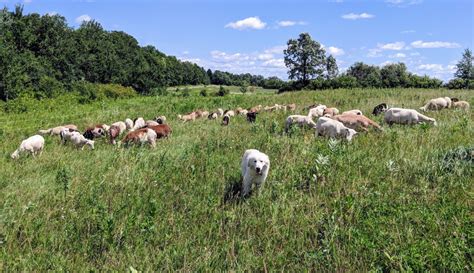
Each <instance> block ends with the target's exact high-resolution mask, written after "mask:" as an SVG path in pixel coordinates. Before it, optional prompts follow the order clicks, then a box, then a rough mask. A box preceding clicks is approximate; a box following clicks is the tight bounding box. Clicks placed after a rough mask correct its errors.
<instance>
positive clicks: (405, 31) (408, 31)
mask: <svg viewBox="0 0 474 273" xmlns="http://www.w3.org/2000/svg"><path fill="white" fill-rule="evenodd" d="M415 32H416V31H414V30H413V29H408V30H404V31H402V32H400V33H402V34H408V33H415Z"/></svg>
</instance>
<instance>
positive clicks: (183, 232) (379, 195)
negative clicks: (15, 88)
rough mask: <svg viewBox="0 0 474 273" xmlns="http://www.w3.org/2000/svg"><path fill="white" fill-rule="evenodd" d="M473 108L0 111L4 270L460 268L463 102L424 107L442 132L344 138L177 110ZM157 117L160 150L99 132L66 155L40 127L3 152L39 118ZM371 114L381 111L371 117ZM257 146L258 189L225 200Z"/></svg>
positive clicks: (329, 97)
mask: <svg viewBox="0 0 474 273" xmlns="http://www.w3.org/2000/svg"><path fill="white" fill-rule="evenodd" d="M441 95H442V96H455V97H459V98H461V99H464V100H467V101H469V102H470V103H471V105H472V104H474V96H473V95H472V93H470V92H469V91H456V92H454V91H447V90H434V91H430V90H402V89H392V90H335V91H331V90H328V91H323V92H298V93H288V94H282V95H274V94H271V93H255V94H251V95H229V96H227V97H224V98H221V97H200V96H198V95H196V96H190V97H187V98H180V97H174V96H169V97H137V98H132V99H129V100H116V101H103V102H97V103H92V104H87V105H76V104H72V103H68V102H67V101H49V102H45V103H40V104H39V105H38V106H37V107H36V109H35V110H32V111H30V112H28V113H23V114H1V115H0V139H1V143H2V144H1V145H0V153H1V155H2V156H1V158H0V200H1V203H0V204H1V211H0V215H1V223H0V270H1V271H44V270H54V271H60V270H64V271H86V270H92V269H102V270H114V271H117V270H118V271H124V270H128V269H129V268H130V267H133V268H135V269H137V270H141V271H163V270H183V271H204V270H206V271H209V270H216V271H224V270H226V271H227V270H235V271H243V270H249V271H264V270H272V271H275V270H278V271H280V270H286V271H304V270H308V269H311V270H318V271H319V270H330V271H336V270H350V271H365V270H369V269H372V270H380V271H388V270H413V271H421V270H433V271H435V270H436V271H438V270H439V271H445V270H446V271H448V270H449V271H470V270H472V190H473V168H472V162H471V163H470V162H468V163H466V164H458V165H455V167H453V168H452V169H450V170H449V171H446V170H445V169H443V168H442V164H443V162H442V158H443V155H444V154H445V153H446V152H448V151H449V150H451V149H454V148H456V147H459V146H464V147H469V146H470V147H472V146H474V142H473V138H472V136H473V135H474V134H473V133H474V130H473V119H472V118H473V116H472V114H471V113H470V112H467V113H466V112H461V111H454V110H444V111H440V112H430V113H428V115H429V116H431V117H434V118H436V119H437V121H438V124H439V126H438V127H431V126H423V125H420V126H413V127H401V126H393V127H391V128H388V127H386V126H384V127H385V131H384V132H383V133H377V132H370V133H367V134H361V135H358V136H357V137H356V138H355V139H354V140H353V142H352V143H345V142H337V141H329V140H326V139H320V138H318V139H315V138H314V135H313V132H312V131H309V130H294V131H293V132H292V134H291V135H289V136H288V135H285V134H284V133H283V131H284V130H283V129H284V124H283V122H284V120H285V117H286V115H288V113H282V112H276V113H262V114H260V115H259V116H258V118H257V123H256V124H249V123H247V122H246V121H245V120H244V118H243V117H236V118H234V119H232V120H231V123H230V125H229V126H227V127H222V126H220V121H209V120H197V121H196V122H194V123H185V124H184V123H181V122H179V121H177V119H176V115H177V114H178V113H184V112H189V111H191V110H193V109H197V108H203V109H209V110H214V109H216V108H218V107H221V108H224V109H226V108H235V107H238V106H241V107H250V106H253V105H257V104H262V105H271V104H274V103H279V104H284V103H297V104H298V106H299V107H298V110H297V111H296V112H297V113H304V112H303V111H302V107H303V106H304V105H309V104H313V103H324V104H326V105H328V106H335V107H337V108H339V109H340V110H349V109H354V108H356V109H360V110H362V111H363V112H364V113H367V115H368V116H369V117H371V115H370V114H369V113H370V112H371V110H372V108H373V107H374V106H375V105H377V104H379V103H381V102H386V103H387V104H388V105H391V106H404V107H408V108H415V109H417V108H418V107H420V106H422V105H423V103H424V102H425V101H427V100H428V99H430V98H434V97H438V96H441ZM158 114H160V115H166V116H167V117H168V119H169V123H170V125H171V126H172V128H173V134H172V136H171V137H170V138H169V139H166V140H160V141H159V142H158V145H157V148H156V149H154V150H152V149H149V148H148V147H146V146H143V147H130V148H125V149H124V148H117V147H113V146H110V145H108V144H107V143H106V141H105V140H99V141H97V143H96V149H95V150H93V151H89V150H87V149H86V150H84V151H80V150H76V149H74V148H73V147H71V146H61V145H60V144H59V140H58V139H56V138H52V137H46V148H45V151H44V152H43V155H41V156H40V157H38V158H36V159H33V158H31V157H22V158H21V159H19V160H17V161H12V160H11V159H10V158H9V154H10V153H11V152H12V151H13V150H15V149H16V148H17V146H18V145H19V143H20V142H21V140H22V139H24V138H26V137H27V136H30V135H33V134H35V132H36V131H37V130H38V129H40V128H47V127H52V126H56V125H59V124H64V123H75V124H77V125H79V126H80V127H81V128H84V127H85V126H87V125H92V124H94V123H99V122H106V123H111V122H114V121H118V120H123V119H125V118H126V117H131V118H134V117H136V116H143V117H144V118H145V119H147V118H152V117H155V116H156V115H158ZM374 119H375V120H377V121H379V122H380V121H381V118H380V117H378V118H374ZM249 148H256V149H259V150H261V151H263V152H265V153H267V154H268V155H269V156H270V159H271V161H272V163H271V169H270V174H269V177H268V180H267V182H266V184H265V185H264V186H263V188H262V189H261V191H260V192H258V193H255V194H253V195H252V196H251V197H250V198H248V199H246V200H233V201H229V202H225V201H224V195H225V192H226V189H228V188H229V186H230V185H232V184H234V183H237V182H238V181H239V180H240V159H241V156H242V154H243V152H244V151H245V149H249Z"/></svg>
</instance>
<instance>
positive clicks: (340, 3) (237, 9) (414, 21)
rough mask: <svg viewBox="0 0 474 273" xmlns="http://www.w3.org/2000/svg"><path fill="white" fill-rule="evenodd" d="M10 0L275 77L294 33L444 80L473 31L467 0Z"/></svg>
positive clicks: (343, 56) (340, 56)
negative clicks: (97, 23) (401, 64)
mask: <svg viewBox="0 0 474 273" xmlns="http://www.w3.org/2000/svg"><path fill="white" fill-rule="evenodd" d="M19 2H20V3H23V4H24V5H25V11H26V12H28V13H30V12H37V13H40V14H46V13H50V14H54V13H58V14H61V15H63V16H65V17H66V19H67V21H68V23H69V25H70V26H72V27H74V28H77V27H78V26H79V24H80V22H81V21H82V20H91V19H94V20H96V21H98V22H100V23H101V24H102V26H103V27H104V28H105V29H107V30H123V31H125V32H127V33H129V34H131V35H133V36H134V37H135V38H136V39H137V40H138V41H139V43H140V44H141V45H148V44H151V45H154V46H155V47H157V48H158V49H159V50H160V51H162V52H164V53H166V54H168V55H174V56H177V57H178V58H180V59H182V60H188V61H192V62H196V63H197V64H199V65H201V66H204V67H205V68H211V69H213V70H215V69H219V70H226V71H230V72H235V73H244V72H250V73H255V74H262V75H264V76H271V75H276V76H279V77H281V78H284V79H286V77H287V76H286V69H285V67H284V63H283V54H282V53H283V49H284V47H285V44H286V42H287V41H288V39H290V38H296V37H297V36H298V35H299V33H301V32H309V33H310V34H311V36H312V37H313V39H315V40H316V41H318V42H320V43H321V44H323V45H324V47H325V49H326V51H327V52H330V53H332V54H333V55H335V57H336V59H337V61H338V64H339V68H340V70H342V71H344V70H345V69H347V67H349V66H350V65H351V64H353V63H354V62H356V61H363V62H365V63H369V64H376V65H383V64H386V63H390V62H399V61H401V62H404V63H406V64H407V66H408V68H409V70H410V71H412V72H415V73H417V74H420V75H423V74H428V75H430V76H435V77H438V78H440V79H443V80H448V79H450V78H452V74H453V73H454V65H455V63H456V62H457V60H459V59H460V57H461V55H462V52H463V50H464V49H465V48H471V49H472V48H473V39H474V32H473V29H474V1H472V0H452V1H449V0H378V1H369V0H365V1H364V0H357V1H356V0H320V1H316V0H313V1H308V0H307V1H303V0H293V1H290V0H274V1H270V0H253V1H250V0H240V1H237V0H227V1H224V0H223V1H218V0H195V1H190V0H174V1H172V0H167V1H151V0H148V1H147V0H138V1H125V0H118V1H112V0H24V1H10V0H0V3H1V4H3V5H6V6H7V7H9V8H13V6H14V5H15V4H16V3H19Z"/></svg>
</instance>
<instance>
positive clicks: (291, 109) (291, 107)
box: [286, 103, 296, 111]
mask: <svg viewBox="0 0 474 273" xmlns="http://www.w3.org/2000/svg"><path fill="white" fill-rule="evenodd" d="M286 106H287V108H288V110H290V111H295V110H296V104H294V103H292V104H287V105H286Z"/></svg>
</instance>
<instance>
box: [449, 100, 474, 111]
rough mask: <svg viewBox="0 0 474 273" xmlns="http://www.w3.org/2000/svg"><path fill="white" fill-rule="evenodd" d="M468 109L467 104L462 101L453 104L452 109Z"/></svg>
mask: <svg viewBox="0 0 474 273" xmlns="http://www.w3.org/2000/svg"><path fill="white" fill-rule="evenodd" d="M470 107H471V106H470V105H469V102H467V101H464V100H459V101H456V102H454V103H453V108H456V109H463V110H469V108H470Z"/></svg>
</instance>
